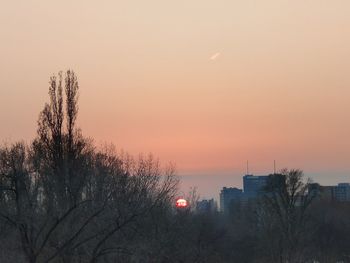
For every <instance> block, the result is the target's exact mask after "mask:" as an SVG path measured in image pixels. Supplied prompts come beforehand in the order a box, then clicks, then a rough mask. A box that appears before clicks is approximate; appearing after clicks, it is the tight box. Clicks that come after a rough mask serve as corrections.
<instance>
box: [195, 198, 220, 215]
mask: <svg viewBox="0 0 350 263" xmlns="http://www.w3.org/2000/svg"><path fill="white" fill-rule="evenodd" d="M196 211H197V212H198V213H213V212H216V211H217V205H216V202H215V200H214V199H213V198H212V199H209V200H207V199H203V200H200V201H197V204H196Z"/></svg>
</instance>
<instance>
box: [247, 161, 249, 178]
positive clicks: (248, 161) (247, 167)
mask: <svg viewBox="0 0 350 263" xmlns="http://www.w3.org/2000/svg"><path fill="white" fill-rule="evenodd" d="M247 175H249V161H248V160H247Z"/></svg>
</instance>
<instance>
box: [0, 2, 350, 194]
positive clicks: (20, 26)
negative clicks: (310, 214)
mask: <svg viewBox="0 0 350 263" xmlns="http://www.w3.org/2000/svg"><path fill="white" fill-rule="evenodd" d="M53 2H54V1H34V0H27V1H7V2H6V3H2V6H1V9H0V40H1V41H0V71H1V74H0V121H1V126H0V139H2V140H3V141H5V140H7V141H9V140H10V141H14V140H17V139H21V138H24V139H26V140H30V139H31V138H33V136H34V134H35V130H36V120H37V117H38V113H39V111H40V110H41V109H42V107H43V104H44V102H45V101H46V100H47V87H48V79H49V76H50V75H51V74H53V73H57V72H58V71H59V70H65V69H68V68H72V69H74V70H75V71H76V73H77V75H78V78H79V82H80V87H81V90H80V121H79V124H80V126H81V127H82V129H83V132H84V134H85V135H87V136H91V137H93V138H95V140H96V142H97V144H99V143H102V142H113V143H114V144H116V146H117V147H118V148H123V149H125V150H127V151H129V152H131V153H133V154H137V153H139V152H145V153H147V152H153V153H154V154H155V155H157V156H159V157H160V159H161V160H162V161H164V162H168V161H172V162H175V163H176V164H177V167H178V170H179V173H180V174H182V175H184V178H185V179H184V184H185V186H186V187H187V186H188V185H198V186H199V187H200V190H201V189H202V190H203V193H204V195H208V196H210V195H214V194H215V193H216V192H217V191H218V188H219V185H220V184H221V181H222V182H225V184H227V185H229V184H230V183H232V185H238V184H240V183H241V178H240V176H241V175H242V174H243V173H244V172H245V162H246V160H247V159H249V160H250V163H251V171H252V172H253V173H267V172H270V171H271V170H272V164H273V160H274V159H276V160H277V164H278V166H279V167H280V168H281V167H296V168H301V169H303V170H304V171H305V173H306V174H307V175H311V176H312V177H313V178H314V179H315V180H316V181H320V182H322V183H336V182H338V181H349V178H350V176H349V175H350V158H349V157H350V152H349V151H350V140H349V135H350V121H349V120H350V118H349V117H350V116H349V115H350V102H349V98H350V16H349V11H350V1H348V0H333V1H329V0H307V1H305V0H303V1H301V0H300V1H299V0H297V1H286V0H264V1H262V0H255V1H253V0H234V1H233V0H226V1H224V0H215V1H214V0H201V1H199V0H198V1H197V0H194V1H189V0H186V1H184V0H183V1H181V0H179V1H164V0H155V1H152V0H150V1H131V0H130V1H88V0H84V1H83V0H75V1H55V3H53ZM197 177H198V178H202V180H200V179H199V180H196V179H197ZM224 177H225V178H226V179H223V178H224ZM193 178H195V179H193ZM220 178H221V179H220ZM225 180H226V181H225ZM231 180H232V181H231ZM214 182H215V184H217V185H216V186H215V187H214V186H213V183H214ZM213 187H214V188H215V189H214V188H213Z"/></svg>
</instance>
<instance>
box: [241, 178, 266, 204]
mask: <svg viewBox="0 0 350 263" xmlns="http://www.w3.org/2000/svg"><path fill="white" fill-rule="evenodd" d="M268 178H269V176H268V175H259V176H256V175H249V174H247V175H245V176H243V192H244V197H245V198H246V199H250V198H256V197H257V196H258V195H259V194H260V193H262V192H263V191H264V187H265V186H266V184H267V180H268Z"/></svg>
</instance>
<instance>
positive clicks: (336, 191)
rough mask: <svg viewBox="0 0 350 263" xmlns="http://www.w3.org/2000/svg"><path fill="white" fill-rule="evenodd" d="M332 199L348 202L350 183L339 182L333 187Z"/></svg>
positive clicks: (349, 199)
mask: <svg viewBox="0 0 350 263" xmlns="http://www.w3.org/2000/svg"><path fill="white" fill-rule="evenodd" d="M333 195H334V199H335V200H336V201H339V202H350V183H340V184H338V185H337V186H334V188H333Z"/></svg>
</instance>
